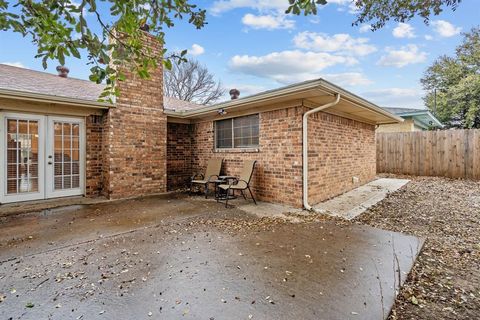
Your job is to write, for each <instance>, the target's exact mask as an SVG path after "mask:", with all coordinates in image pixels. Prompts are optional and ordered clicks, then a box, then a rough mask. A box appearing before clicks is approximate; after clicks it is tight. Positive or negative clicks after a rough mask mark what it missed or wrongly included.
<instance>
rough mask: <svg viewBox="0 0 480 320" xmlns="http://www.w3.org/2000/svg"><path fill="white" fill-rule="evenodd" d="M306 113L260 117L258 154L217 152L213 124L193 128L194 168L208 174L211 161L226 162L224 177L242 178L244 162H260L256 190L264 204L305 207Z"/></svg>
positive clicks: (290, 111) (297, 110)
mask: <svg viewBox="0 0 480 320" xmlns="http://www.w3.org/2000/svg"><path fill="white" fill-rule="evenodd" d="M301 120H302V109H301V108H300V107H293V108H288V109H282V110H276V111H269V112H263V113H261V114H260V141H259V143H260V146H259V148H258V152H255V151H251V150H250V151H249V152H242V150H235V149H233V150H232V149H230V150H222V151H221V152H215V148H214V130H213V122H212V121H207V122H200V123H196V124H194V125H193V135H192V143H193V168H194V170H195V171H198V170H200V171H204V170H205V167H206V164H207V161H208V159H210V158H212V157H217V158H220V157H221V158H223V159H224V165H223V173H225V174H229V175H237V176H238V175H239V174H240V171H241V168H242V166H243V161H244V160H247V159H252V160H257V161H258V163H257V166H256V169H255V173H254V175H253V177H252V184H253V189H254V193H255V195H256V197H258V199H260V200H264V201H269V202H278V203H284V204H289V205H293V206H297V207H299V206H301V204H302V203H301V197H302V141H301V136H302V121H301Z"/></svg>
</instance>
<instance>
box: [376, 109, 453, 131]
mask: <svg viewBox="0 0 480 320" xmlns="http://www.w3.org/2000/svg"><path fill="white" fill-rule="evenodd" d="M383 109H385V110H387V111H389V112H392V113H394V114H396V115H397V116H400V117H402V118H404V119H413V120H414V121H415V124H417V125H418V126H420V127H421V128H423V129H428V128H432V127H434V128H435V127H438V128H443V127H444V125H443V123H441V122H440V120H438V119H437V118H436V117H435V116H434V115H433V114H432V113H431V112H430V110H428V109H410V108H383Z"/></svg>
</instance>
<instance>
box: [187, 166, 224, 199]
mask: <svg viewBox="0 0 480 320" xmlns="http://www.w3.org/2000/svg"><path fill="white" fill-rule="evenodd" d="M222 162H223V159H221V158H220V159H216V158H214V159H210V160H208V164H207V169H206V170H205V175H203V174H201V173H197V174H195V175H194V176H193V177H192V180H191V182H190V192H189V193H190V195H191V194H192V189H193V186H194V185H197V184H200V185H203V186H204V188H205V199H206V198H207V197H208V185H209V184H210V183H213V181H214V180H218V176H219V175H220V170H221V169H222Z"/></svg>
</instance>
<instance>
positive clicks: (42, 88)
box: [0, 64, 105, 101]
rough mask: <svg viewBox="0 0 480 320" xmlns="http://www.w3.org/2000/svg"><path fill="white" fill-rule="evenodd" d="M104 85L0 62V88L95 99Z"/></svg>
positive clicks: (80, 98)
mask: <svg viewBox="0 0 480 320" xmlns="http://www.w3.org/2000/svg"><path fill="white" fill-rule="evenodd" d="M104 88H105V85H103V84H96V83H94V82H91V81H87V80H80V79H75V78H62V77H59V76H57V75H54V74H51V73H47V72H40V71H35V70H29V69H24V68H19V67H13V66H9V65H5V64H0V89H7V90H15V91H21V92H31V93H37V94H46V95H51V96H57V97H65V98H73V99H79V100H88V101H97V100H98V98H99V96H100V94H101V93H102V91H103V89H104Z"/></svg>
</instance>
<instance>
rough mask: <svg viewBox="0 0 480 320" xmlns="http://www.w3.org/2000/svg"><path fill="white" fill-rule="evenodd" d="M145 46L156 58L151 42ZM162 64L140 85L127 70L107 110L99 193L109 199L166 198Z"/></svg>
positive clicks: (154, 44) (148, 39)
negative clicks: (146, 196)
mask: <svg viewBox="0 0 480 320" xmlns="http://www.w3.org/2000/svg"><path fill="white" fill-rule="evenodd" d="M145 43H146V44H147V45H148V46H150V48H151V49H152V51H153V54H155V55H160V53H161V49H162V48H161V46H160V44H159V43H158V42H157V40H156V39H155V38H154V37H153V36H151V35H149V34H147V33H145ZM162 72H163V70H162V64H161V63H159V67H158V68H157V70H154V71H151V78H150V79H141V78H140V77H139V76H138V75H137V74H136V73H135V72H132V71H130V70H129V69H128V68H125V69H124V70H123V73H124V74H125V76H126V80H125V81H118V84H117V86H118V88H119V90H120V96H119V97H118V98H117V101H116V103H115V108H112V109H110V110H109V112H108V114H107V119H106V123H105V124H106V126H105V135H104V139H105V141H104V146H105V148H104V166H103V168H104V193H105V195H106V196H107V197H109V198H111V199H118V198H125V197H132V196H141V195H147V194H154V193H161V192H166V190H167V167H166V164H167V116H166V115H165V114H164V112H163V74H162Z"/></svg>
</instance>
